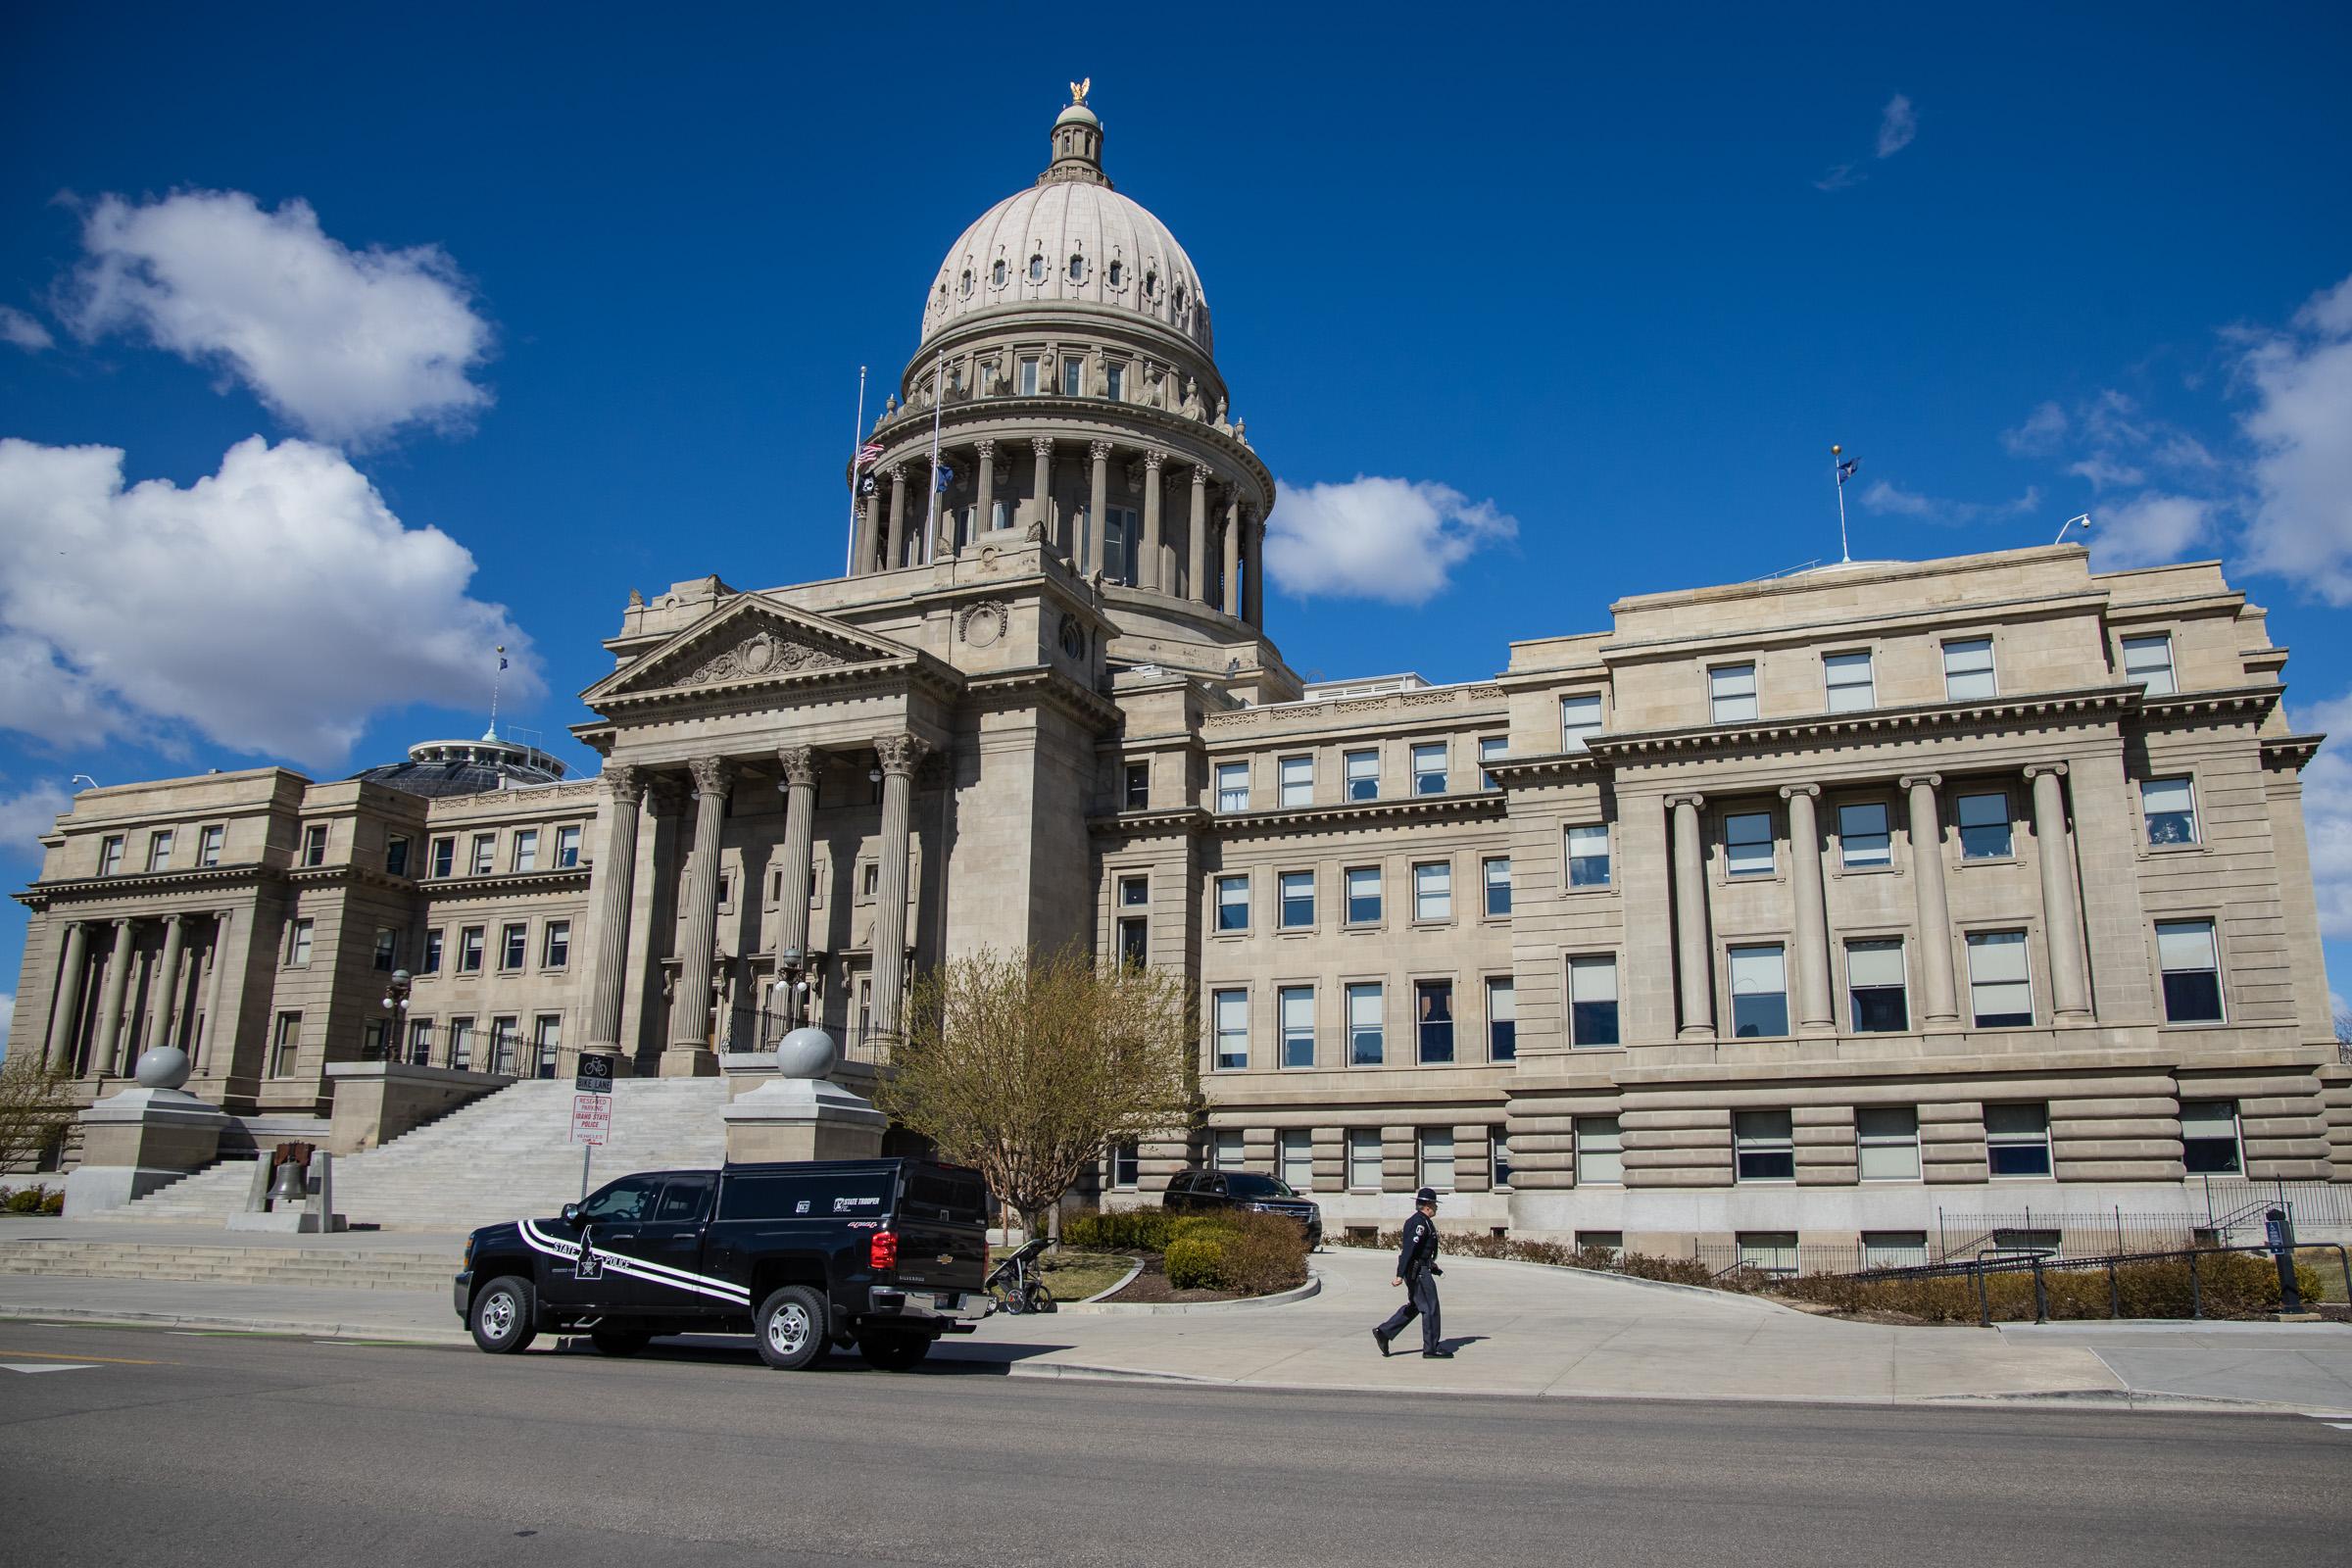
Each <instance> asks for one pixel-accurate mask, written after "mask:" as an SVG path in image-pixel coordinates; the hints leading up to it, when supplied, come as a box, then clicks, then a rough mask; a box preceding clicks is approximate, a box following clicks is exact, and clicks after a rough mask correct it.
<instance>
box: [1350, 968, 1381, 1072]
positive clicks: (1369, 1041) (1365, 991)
mask: <svg viewBox="0 0 2352 1568" xmlns="http://www.w3.org/2000/svg"><path fill="white" fill-rule="evenodd" d="M1380 1060H1381V1038H1380V985H1379V983H1378V982H1377V981H1375V982H1373V983H1371V984H1369V985H1362V984H1359V985H1351V986H1349V987H1348V1065H1349V1066H1350V1067H1377V1066H1379V1065H1380Z"/></svg>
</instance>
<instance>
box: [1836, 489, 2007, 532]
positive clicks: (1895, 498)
mask: <svg viewBox="0 0 2352 1568" xmlns="http://www.w3.org/2000/svg"><path fill="white" fill-rule="evenodd" d="M1860 505H1861V508H1862V510H1863V511H1865V512H1869V513H1875V514H1877V515H1882V516H1890V517H1917V518H1918V519H1919V520H1920V521H1922V522H1932V523H1936V524H1939V525H1941V526H1945V527H1957V526H1960V525H1962V524H1965V523H1971V522H1982V521H1984V520H1985V519H1986V518H1988V517H2006V516H2019V515H2024V514H2026V513H2030V512H2032V511H2034V509H2035V508H2036V507H2039V506H2040V505H2041V491H2040V490H2039V489H2037V488H2036V487H2034V486H2033V485H2028V486H2026V489H2025V493H2024V494H2023V495H2021V496H2019V497H2018V498H2017V499H2016V500H2014V501H1950V500H1946V499H1944V498H1942V497H1940V496H1931V495H1922V494H1921V493H1920V492H1919V491H1916V490H1906V489H1904V488H1903V487H1902V486H1901V485H1898V484H1890V483H1888V482H1887V480H1885V479H1879V480H1875V481H1873V482H1872V484H1871V486H1870V488H1869V489H1867V490H1865V491H1863V492H1862V495H1861V498H1860Z"/></svg>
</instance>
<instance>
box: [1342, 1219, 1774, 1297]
mask: <svg viewBox="0 0 2352 1568" xmlns="http://www.w3.org/2000/svg"><path fill="white" fill-rule="evenodd" d="M1342 1245H1343V1246H1348V1247H1372V1248H1375V1249H1379V1250H1390V1251H1393V1250H1396V1249H1397V1248H1398V1247H1400V1246H1402V1245H1403V1242H1402V1237H1401V1235H1400V1234H1399V1233H1398V1232H1397V1231H1382V1232H1381V1233H1380V1234H1379V1235H1378V1236H1376V1237H1374V1238H1373V1239H1372V1240H1371V1241H1370V1242H1368V1243H1367V1242H1343V1243H1342ZM1439 1248H1440V1251H1441V1252H1442V1253H1443V1254H1444V1255H1446V1256H1448V1257H1501V1258H1509V1259H1511V1260H1512V1261H1514V1262H1520V1263H1548V1264H1550V1265H1551V1266H1552V1267H1554V1268H1586V1269H1592V1270H1593V1271H1594V1272H1596V1273H1601V1274H1627V1275H1631V1276H1632V1277H1633V1278H1635V1279H1638V1280H1664V1281H1667V1282H1668V1283H1670V1284H1674V1285H1713V1286H1717V1287H1719V1288H1725V1289H1731V1290H1753V1289H1755V1288H1756V1285H1757V1283H1758V1280H1756V1279H1752V1278H1749V1277H1747V1276H1733V1277H1732V1278H1729V1279H1723V1280H1718V1279H1716V1278H1715V1277H1714V1275H1713V1274H1712V1273H1710V1272H1709V1271H1708V1268H1707V1265H1706V1264H1704V1263H1702V1262H1700V1261H1699V1260H1698V1259H1697V1258H1695V1257H1653V1256H1651V1255H1649V1254H1647V1253H1643V1252H1626V1253H1623V1254H1619V1253H1616V1252H1612V1251H1610V1250H1608V1249H1607V1248H1605V1247H1587V1248H1583V1249H1578V1248H1573V1247H1569V1246H1567V1245H1566V1244H1564V1243H1561V1242H1539V1241H1522V1240H1520V1239H1519V1238H1517V1237H1514V1236H1445V1237H1443V1238H1442V1239H1441V1241H1440V1244H1439Z"/></svg>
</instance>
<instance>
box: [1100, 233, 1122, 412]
mask: <svg viewBox="0 0 2352 1568" xmlns="http://www.w3.org/2000/svg"><path fill="white" fill-rule="evenodd" d="M1110 282H1111V286H1112V287H1113V288H1116V287H1117V286H1118V282H1119V264H1118V263H1116V262H1113V263H1111V264H1110ZM1103 380H1104V382H1105V384H1106V386H1107V389H1108V391H1109V394H1110V401H1111V402H1113V403H1124V402H1126V401H1127V367H1126V366H1124V365H1121V364H1118V363H1116V362H1113V363H1112V364H1111V366H1110V367H1109V368H1108V369H1107V370H1106V371H1105V372H1104V374H1103Z"/></svg>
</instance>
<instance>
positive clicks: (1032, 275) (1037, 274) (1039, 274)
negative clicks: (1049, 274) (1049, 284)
mask: <svg viewBox="0 0 2352 1568" xmlns="http://www.w3.org/2000/svg"><path fill="white" fill-rule="evenodd" d="M1045 280H1046V258H1045V255H1044V253H1042V252H1040V253H1039V254H1037V255H1034V256H1032V257H1030V258H1029V281H1030V282H1032V283H1043V282H1044V281H1045Z"/></svg>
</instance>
